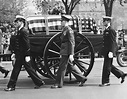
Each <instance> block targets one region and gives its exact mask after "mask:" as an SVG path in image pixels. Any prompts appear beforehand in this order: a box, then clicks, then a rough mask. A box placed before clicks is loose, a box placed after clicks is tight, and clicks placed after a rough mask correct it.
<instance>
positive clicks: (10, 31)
mask: <svg viewBox="0 0 127 99" xmlns="http://www.w3.org/2000/svg"><path fill="white" fill-rule="evenodd" d="M0 31H1V34H0V35H1V42H0V43H1V44H0V46H1V48H2V49H1V54H10V52H9V51H8V48H9V44H10V38H11V35H14V31H15V27H14V25H12V24H9V23H6V22H5V23H1V24H0Z"/></svg>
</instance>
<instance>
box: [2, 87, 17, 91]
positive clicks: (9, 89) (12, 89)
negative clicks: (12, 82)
mask: <svg viewBox="0 0 127 99" xmlns="http://www.w3.org/2000/svg"><path fill="white" fill-rule="evenodd" d="M14 90H15V88H13V87H8V88H6V89H4V91H14Z"/></svg>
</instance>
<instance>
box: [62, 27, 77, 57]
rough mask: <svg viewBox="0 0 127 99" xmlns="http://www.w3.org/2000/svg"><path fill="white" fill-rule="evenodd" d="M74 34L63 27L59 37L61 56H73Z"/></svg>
mask: <svg viewBox="0 0 127 99" xmlns="http://www.w3.org/2000/svg"><path fill="white" fill-rule="evenodd" d="M74 47H75V38H74V32H73V30H72V29H71V28H70V27H69V26H65V27H64V29H63V31H62V35H61V50H60V54H61V55H74Z"/></svg>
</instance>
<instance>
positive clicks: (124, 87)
mask: <svg viewBox="0 0 127 99" xmlns="http://www.w3.org/2000/svg"><path fill="white" fill-rule="evenodd" d="M114 60H115V59H114ZM102 62H103V59H96V60H95V64H94V68H93V69H92V71H91V73H90V74H89V76H88V80H87V82H86V84H85V86H83V87H78V84H65V86H64V87H63V88H61V89H51V88H50V86H51V85H52V84H53V80H50V79H47V78H44V77H42V78H43V79H44V80H45V82H46V85H44V86H43V87H42V88H40V89H34V84H33V82H32V81H31V79H30V78H28V77H27V76H28V74H27V73H26V72H25V71H21V73H20V76H19V80H18V82H17V87H16V90H15V91H12V92H5V91H4V90H3V89H4V88H5V87H6V84H7V82H8V80H9V77H7V78H5V79H4V78H3V75H2V74H0V99H127V78H126V81H125V82H124V83H123V84H120V79H117V78H116V77H115V76H114V75H111V77H110V78H111V80H110V83H111V85H110V86H108V87H99V86H98V85H99V84H100V83H101V73H102V64H103V63H102ZM3 65H4V66H5V67H6V68H8V69H11V66H10V63H5V62H4V63H3ZM114 65H115V66H117V67H118V68H120V69H121V70H123V71H124V72H127V67H119V66H118V64H117V63H116V61H114Z"/></svg>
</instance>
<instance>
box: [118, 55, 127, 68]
mask: <svg viewBox="0 0 127 99" xmlns="http://www.w3.org/2000/svg"><path fill="white" fill-rule="evenodd" d="M118 60H119V63H120V65H121V66H127V56H126V55H125V53H120V54H119V58H118Z"/></svg>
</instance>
